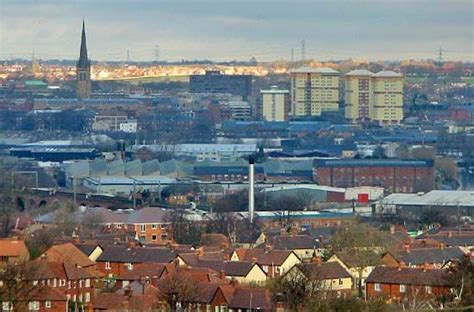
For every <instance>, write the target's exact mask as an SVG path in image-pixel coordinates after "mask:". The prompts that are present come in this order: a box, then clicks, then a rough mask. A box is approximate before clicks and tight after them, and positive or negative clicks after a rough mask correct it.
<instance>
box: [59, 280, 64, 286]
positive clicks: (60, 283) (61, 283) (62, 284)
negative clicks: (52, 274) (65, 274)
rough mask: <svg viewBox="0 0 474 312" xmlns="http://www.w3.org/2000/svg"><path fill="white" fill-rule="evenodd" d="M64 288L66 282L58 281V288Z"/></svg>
mask: <svg viewBox="0 0 474 312" xmlns="http://www.w3.org/2000/svg"><path fill="white" fill-rule="evenodd" d="M64 286H66V280H63V279H61V280H59V287H64Z"/></svg>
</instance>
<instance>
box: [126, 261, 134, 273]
mask: <svg viewBox="0 0 474 312" xmlns="http://www.w3.org/2000/svg"><path fill="white" fill-rule="evenodd" d="M125 266H126V267H127V269H128V270H130V271H131V270H133V263H131V262H129V263H126V264H125Z"/></svg>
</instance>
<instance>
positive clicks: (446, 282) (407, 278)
mask: <svg viewBox="0 0 474 312" xmlns="http://www.w3.org/2000/svg"><path fill="white" fill-rule="evenodd" d="M366 282H367V283H370V282H372V283H384V284H406V285H427V286H452V285H453V278H452V274H451V273H450V272H448V271H446V270H442V269H432V270H423V269H414V268H393V267H376V268H375V269H374V270H373V271H372V273H370V275H369V276H368V277H367V279H366Z"/></svg>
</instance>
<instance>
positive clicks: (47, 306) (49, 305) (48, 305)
mask: <svg viewBox="0 0 474 312" xmlns="http://www.w3.org/2000/svg"><path fill="white" fill-rule="evenodd" d="M44 307H45V308H46V309H51V301H49V300H46V301H45V302H44Z"/></svg>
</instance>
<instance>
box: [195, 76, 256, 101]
mask: <svg viewBox="0 0 474 312" xmlns="http://www.w3.org/2000/svg"><path fill="white" fill-rule="evenodd" d="M189 88H190V92H191V93H228V94H232V95H239V96H241V97H242V98H243V99H244V100H246V99H247V98H248V97H249V96H250V95H251V94H252V76H251V75H224V74H222V73H221V72H220V71H215V70H209V71H206V74H205V75H191V77H190V80H189Z"/></svg>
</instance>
